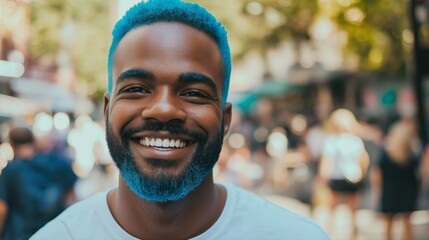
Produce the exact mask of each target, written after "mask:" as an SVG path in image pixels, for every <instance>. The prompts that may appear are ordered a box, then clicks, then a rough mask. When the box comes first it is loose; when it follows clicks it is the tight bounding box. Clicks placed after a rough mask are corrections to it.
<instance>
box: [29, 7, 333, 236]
mask: <svg viewBox="0 0 429 240" xmlns="http://www.w3.org/2000/svg"><path fill="white" fill-rule="evenodd" d="M110 49H111V50H110V53H109V60H108V66H109V70H108V71H109V72H108V75H109V83H108V92H107V93H106V94H105V99H104V100H105V107H104V111H105V121H106V138H107V142H108V146H109V149H110V153H111V155H112V158H113V160H114V161H115V163H116V165H117V167H118V168H119V170H120V179H119V185H118V187H117V188H113V189H111V190H109V191H105V192H102V193H99V194H97V195H95V196H93V197H91V198H88V199H86V200H84V201H81V202H79V203H77V204H74V205H73V206H72V207H70V208H69V209H68V210H66V211H65V212H63V213H62V214H61V215H60V216H59V217H58V218H56V219H55V220H54V221H52V222H50V223H48V224H47V225H46V226H45V227H44V228H42V229H41V230H40V231H39V232H38V233H36V234H35V235H34V236H33V237H32V239H189V238H192V239H241V238H245V239H266V238H267V237H268V238H271V239H328V236H327V235H326V234H325V233H324V232H323V230H322V229H321V228H320V226H318V225H317V224H315V223H314V222H313V221H312V220H310V219H307V218H304V217H302V216H299V215H297V214H295V213H292V212H290V211H288V210H286V209H284V208H281V207H279V206H276V205H274V204H273V203H270V202H268V201H267V200H264V199H262V198H261V197H259V196H256V195H254V194H252V193H249V192H247V191H245V190H243V189H240V188H238V187H235V186H233V185H220V184H215V183H214V182H213V173H212V170H213V166H214V164H215V163H216V161H217V160H218V157H219V152H220V150H221V148H222V142H223V136H224V134H226V133H227V132H228V130H229V127H230V122H231V104H230V103H228V102H226V97H227V95H228V87H229V77H230V70H231V59H230V51H229V47H228V41H227V36H226V31H225V29H224V27H223V26H222V25H221V23H220V22H218V21H217V20H216V18H215V17H214V16H213V15H211V14H210V13H209V12H208V11H207V10H206V9H204V8H202V7H200V6H199V5H197V4H192V3H187V2H181V1H178V0H162V1H161V0H158V1H157V0H152V1H143V2H140V3H138V4H137V5H135V6H134V7H132V8H131V9H130V10H128V11H127V13H126V14H125V15H124V16H123V18H122V19H121V20H119V22H118V23H117V24H116V25H115V28H114V30H113V42H112V45H111V48H110Z"/></svg>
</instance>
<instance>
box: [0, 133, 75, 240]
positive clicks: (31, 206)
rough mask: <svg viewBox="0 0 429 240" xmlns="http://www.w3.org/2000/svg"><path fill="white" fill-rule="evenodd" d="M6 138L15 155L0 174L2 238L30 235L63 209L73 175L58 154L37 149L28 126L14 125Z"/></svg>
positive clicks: (14, 239) (15, 239) (18, 238)
mask: <svg viewBox="0 0 429 240" xmlns="http://www.w3.org/2000/svg"><path fill="white" fill-rule="evenodd" d="M9 142H10V144H11V146H12V148H13V151H14V159H13V161H12V162H10V163H9V164H8V165H7V166H6V167H5V169H4V170H3V172H2V174H1V175H0V232H1V237H2V238H1V239H3V240H7V239H13V240H20V239H29V237H30V236H31V235H33V234H34V233H35V232H36V231H37V230H38V229H40V228H41V227H42V226H43V225H45V224H46V223H47V222H49V221H50V220H52V219H54V218H55V217H56V216H57V215H58V214H60V213H61V212H62V211H63V210H64V209H65V207H66V206H65V198H66V197H67V196H68V194H69V192H70V191H71V189H72V187H73V184H74V182H75V181H76V176H75V175H74V174H73V172H72V170H71V166H70V164H68V163H67V162H65V161H64V160H63V159H62V158H61V156H58V155H56V154H45V153H42V152H40V151H38V149H36V145H35V137H34V135H33V133H32V131H31V130H30V129H28V128H25V127H16V128H13V129H12V130H11V131H10V132H9Z"/></svg>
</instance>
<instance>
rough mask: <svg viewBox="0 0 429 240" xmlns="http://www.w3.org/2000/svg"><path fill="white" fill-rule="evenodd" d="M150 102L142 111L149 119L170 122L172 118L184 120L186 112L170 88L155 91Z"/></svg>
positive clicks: (145, 117) (143, 115)
mask: <svg viewBox="0 0 429 240" xmlns="http://www.w3.org/2000/svg"><path fill="white" fill-rule="evenodd" d="M149 98H150V99H148V100H149V101H150V102H149V104H148V106H147V107H145V108H144V110H143V111H142V117H143V118H144V119H148V120H157V121H160V122H169V121H172V120H175V121H181V122H184V121H185V120H186V116H187V114H186V112H185V111H184V110H182V109H180V108H178V106H177V100H176V96H175V94H174V93H173V92H172V91H171V90H170V89H168V88H163V89H161V90H159V91H156V92H154V93H153V95H152V96H151V97H149Z"/></svg>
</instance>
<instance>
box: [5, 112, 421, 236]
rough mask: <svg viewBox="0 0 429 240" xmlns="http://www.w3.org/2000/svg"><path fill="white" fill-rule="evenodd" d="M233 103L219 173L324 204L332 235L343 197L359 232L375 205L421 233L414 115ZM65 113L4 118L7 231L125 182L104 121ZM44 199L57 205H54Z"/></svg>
mask: <svg viewBox="0 0 429 240" xmlns="http://www.w3.org/2000/svg"><path fill="white" fill-rule="evenodd" d="M267 106H268V105H267ZM234 111H236V112H235V114H234V119H233V125H232V129H231V131H230V133H229V134H228V135H227V136H226V137H225V141H224V146H223V149H222V152H221V155H220V157H219V160H218V162H217V164H216V166H215V169H214V176H215V181H216V182H220V183H230V184H235V185H238V186H241V187H243V188H245V189H248V190H250V191H253V192H255V193H257V194H260V195H263V196H269V195H276V196H282V197H286V198H289V199H294V200H296V201H299V202H300V203H302V204H303V205H305V206H307V207H308V209H309V212H308V214H309V216H312V217H313V218H314V219H315V220H318V218H317V211H318V209H321V208H324V209H326V211H327V216H328V218H329V219H327V220H326V223H327V224H323V226H324V227H325V228H326V230H327V231H328V233H330V234H331V235H332V236H335V232H336V231H338V229H337V228H336V226H335V222H336V220H335V218H336V217H337V216H338V214H336V209H337V208H338V207H339V206H340V207H342V208H347V209H348V210H347V211H348V212H349V213H350V214H349V215H347V216H349V217H348V218H349V219H347V221H348V222H349V223H350V229H351V230H350V233H349V234H350V236H351V237H353V236H357V235H358V234H359V233H358V232H359V229H358V227H357V224H356V212H357V211H358V210H359V209H369V210H371V211H372V212H374V213H377V216H378V219H380V221H383V226H385V230H384V234H385V235H386V239H392V234H393V232H394V230H393V226H395V224H401V225H402V227H401V229H402V230H401V236H402V237H401V239H413V238H412V236H413V230H412V226H411V225H412V224H411V221H410V216H411V214H412V213H413V212H415V211H419V210H426V209H427V207H428V205H429V148H428V147H425V146H423V144H422V143H421V142H420V140H419V138H418V135H417V130H416V126H415V122H414V119H413V118H409V117H396V118H393V119H363V118H359V116H356V114H354V113H353V112H352V111H350V110H348V109H345V108H338V109H335V110H334V111H332V112H331V113H330V114H329V115H327V116H326V117H325V118H316V117H311V116H306V115H303V114H297V115H294V116H293V117H290V116H286V115H285V114H279V116H278V117H276V118H272V117H270V116H267V115H266V114H268V115H270V113H269V112H264V111H260V112H259V114H258V115H257V116H255V115H243V114H241V113H240V112H239V111H238V110H234ZM265 111H267V109H265ZM61 116H62V118H63V120H62V122H63V123H62V124H59V123H58V122H61V121H59V120H58V119H57V124H54V122H55V120H54V119H55V118H56V116H55V115H54V116H52V117H51V116H50V115H49V114H46V113H41V115H39V116H37V117H36V118H35V121H34V122H32V123H31V124H28V123H23V122H22V121H9V122H7V123H4V124H2V125H1V131H0V133H1V145H0V166H1V167H0V171H1V174H0V229H1V230H2V235H3V236H7V235H8V234H9V235H10V236H14V238H13V239H26V238H27V237H28V236H29V235H31V234H32V233H33V232H34V231H36V230H37V229H38V228H39V227H40V226H43V224H45V223H46V222H47V221H49V220H50V219H52V218H53V217H55V216H56V215H58V214H59V213H60V212H61V211H62V210H64V208H66V207H67V206H69V205H71V204H73V203H74V202H76V201H79V200H82V199H85V198H87V197H89V196H91V195H92V194H94V193H96V192H99V191H102V190H106V189H109V188H112V187H114V186H115V185H116V182H117V178H118V170H117V169H116V167H115V165H114V163H113V161H112V159H111V157H110V154H109V151H108V148H107V144H106V141H105V135H104V127H103V124H102V123H98V122H96V121H94V120H93V119H92V118H91V117H89V116H86V115H82V116H78V117H73V116H71V115H67V114H62V115H61ZM57 118H58V116H57ZM38 121H42V123H40V122H38ZM47 125H52V126H51V127H48V128H47V127H46V126H47ZM41 126H43V127H41ZM38 174H39V175H40V176H39V177H37V175H38ZM33 195H34V196H33ZM37 197H39V199H38V200H37ZM53 202H56V204H53ZM38 203H40V208H39V207H38V208H36V207H35V206H37V204H38ZM44 205H45V206H46V205H49V206H57V207H56V209H55V210H49V211H48V210H43V209H44V208H43V206H44ZM28 206H31V208H29V207H28ZM35 209H39V210H38V211H36V210H35ZM292 210H293V209H292ZM27 225H31V226H32V227H26V226H27ZM22 229H26V230H22ZM17 232H19V234H22V235H19V234H18V233H17ZM428 233H429V229H428ZM14 234H15V235H14ZM24 234H26V235H24ZM6 238H7V237H6Z"/></svg>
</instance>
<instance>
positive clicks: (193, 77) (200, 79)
mask: <svg viewBox="0 0 429 240" xmlns="http://www.w3.org/2000/svg"><path fill="white" fill-rule="evenodd" d="M178 82H179V83H204V84H206V85H208V86H209V87H210V88H211V89H212V90H213V91H214V92H217V91H218V89H217V86H216V84H215V82H214V81H213V79H211V78H210V77H208V76H206V75H204V74H201V73H194V72H190V73H183V74H180V76H179V79H178Z"/></svg>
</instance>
